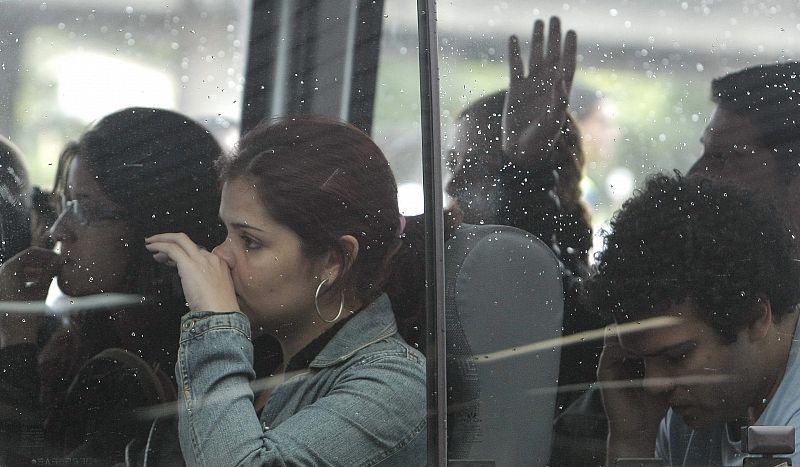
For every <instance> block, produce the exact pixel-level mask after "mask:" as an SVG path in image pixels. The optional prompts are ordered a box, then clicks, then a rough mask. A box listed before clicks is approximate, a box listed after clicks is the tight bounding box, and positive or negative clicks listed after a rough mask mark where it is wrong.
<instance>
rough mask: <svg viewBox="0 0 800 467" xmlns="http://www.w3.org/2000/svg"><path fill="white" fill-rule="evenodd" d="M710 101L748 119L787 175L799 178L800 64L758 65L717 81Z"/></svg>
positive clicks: (713, 82)
mask: <svg viewBox="0 0 800 467" xmlns="http://www.w3.org/2000/svg"><path fill="white" fill-rule="evenodd" d="M711 99H712V100H713V101H714V102H715V103H716V104H718V105H719V106H720V107H721V108H722V109H724V110H728V111H730V112H733V113H735V114H737V115H741V116H744V117H746V118H748V120H749V121H750V122H751V123H752V124H753V126H754V127H755V130H756V133H757V134H758V138H759V142H760V143H761V145H763V146H765V147H767V148H770V149H772V150H773V152H774V153H775V155H776V156H777V161H778V163H779V164H782V165H783V167H784V168H785V169H786V172H787V174H789V175H792V176H794V175H798V174H800V165H798V164H799V163H800V63H798V62H783V63H776V64H771V65H756V66H753V67H750V68H745V69H744V70H740V71H737V72H735V73H731V74H729V75H726V76H723V77H722V78H719V79H715V80H714V81H712V82H711Z"/></svg>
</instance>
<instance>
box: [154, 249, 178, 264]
mask: <svg viewBox="0 0 800 467" xmlns="http://www.w3.org/2000/svg"><path fill="white" fill-rule="evenodd" d="M153 259H154V260H156V262H158V263H161V264H166V265H167V266H172V267H176V266H177V265H178V263H176V262H175V261H172V259H170V257H169V256H168V255H167V254H166V253H161V252H159V253H156V254H154V255H153Z"/></svg>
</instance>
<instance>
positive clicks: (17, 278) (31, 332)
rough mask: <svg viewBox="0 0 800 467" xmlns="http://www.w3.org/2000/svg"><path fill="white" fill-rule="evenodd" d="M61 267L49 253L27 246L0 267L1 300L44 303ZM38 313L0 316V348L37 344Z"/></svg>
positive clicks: (55, 256)
mask: <svg viewBox="0 0 800 467" xmlns="http://www.w3.org/2000/svg"><path fill="white" fill-rule="evenodd" d="M63 264H64V262H63V260H62V259H61V256H60V255H59V254H57V253H55V252H53V251H52V250H47V249H44V248H39V247H30V248H28V249H26V250H23V251H21V252H20V253H17V254H16V255H14V256H12V257H11V258H9V259H8V261H6V262H5V263H3V265H2V266H0V301H25V302H28V301H43V300H44V299H45V298H46V297H47V290H48V288H49V287H50V282H52V281H53V277H55V276H56V274H58V270H59V268H60V267H61V266H62V265H63ZM42 316H43V315H40V314H29V313H20V314H17V313H15V314H8V313H6V314H4V315H3V316H2V317H0V348H4V347H7V346H10V345H15V344H23V343H29V344H33V343H36V338H37V336H38V333H39V328H40V327H41V324H42Z"/></svg>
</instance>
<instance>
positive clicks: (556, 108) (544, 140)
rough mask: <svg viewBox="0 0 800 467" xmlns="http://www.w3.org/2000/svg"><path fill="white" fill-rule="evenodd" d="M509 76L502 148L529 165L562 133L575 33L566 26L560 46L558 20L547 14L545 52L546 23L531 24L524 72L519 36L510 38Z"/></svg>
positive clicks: (544, 154)
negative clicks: (530, 37) (528, 50)
mask: <svg viewBox="0 0 800 467" xmlns="http://www.w3.org/2000/svg"><path fill="white" fill-rule="evenodd" d="M508 49H509V60H508V61H509V67H510V71H511V79H510V83H509V87H508V94H507V95H506V100H505V105H504V109H503V123H502V126H503V152H504V154H506V157H507V158H508V159H509V160H510V161H511V162H514V163H515V164H518V165H522V166H527V167H531V166H533V165H536V163H537V162H539V161H541V160H544V159H546V158H547V157H548V154H549V153H550V151H551V150H552V148H553V146H554V145H555V143H556V142H557V141H558V139H559V138H560V136H561V131H562V128H563V127H564V122H565V120H566V111H567V104H568V97H569V92H570V89H571V88H572V79H573V77H574V76H575V62H576V54H577V35H576V34H575V31H572V30H570V31H567V34H566V36H565V38H564V48H563V51H562V48H561V21H560V20H559V19H558V18H557V17H552V18H550V27H549V31H548V38H547V52H546V53H545V44H544V22H543V21H541V20H537V21H536V22H535V23H534V26H533V37H532V40H531V51H530V57H529V60H528V73H527V75H526V74H525V71H524V68H525V67H524V65H523V63H522V57H521V55H520V46H519V40H518V39H517V37H516V36H511V37H510V38H509V41H508Z"/></svg>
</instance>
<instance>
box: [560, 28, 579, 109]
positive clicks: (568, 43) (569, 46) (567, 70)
mask: <svg viewBox="0 0 800 467" xmlns="http://www.w3.org/2000/svg"><path fill="white" fill-rule="evenodd" d="M577 57H578V35H577V34H575V31H573V30H572V29H570V30H569V31H567V36H566V37H565V38H564V55H563V57H562V58H561V66H562V70H563V73H564V88H565V90H566V95H567V96H569V93H570V92H571V91H572V79H573V78H574V77H575V68H576V66H577V64H576V62H577Z"/></svg>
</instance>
